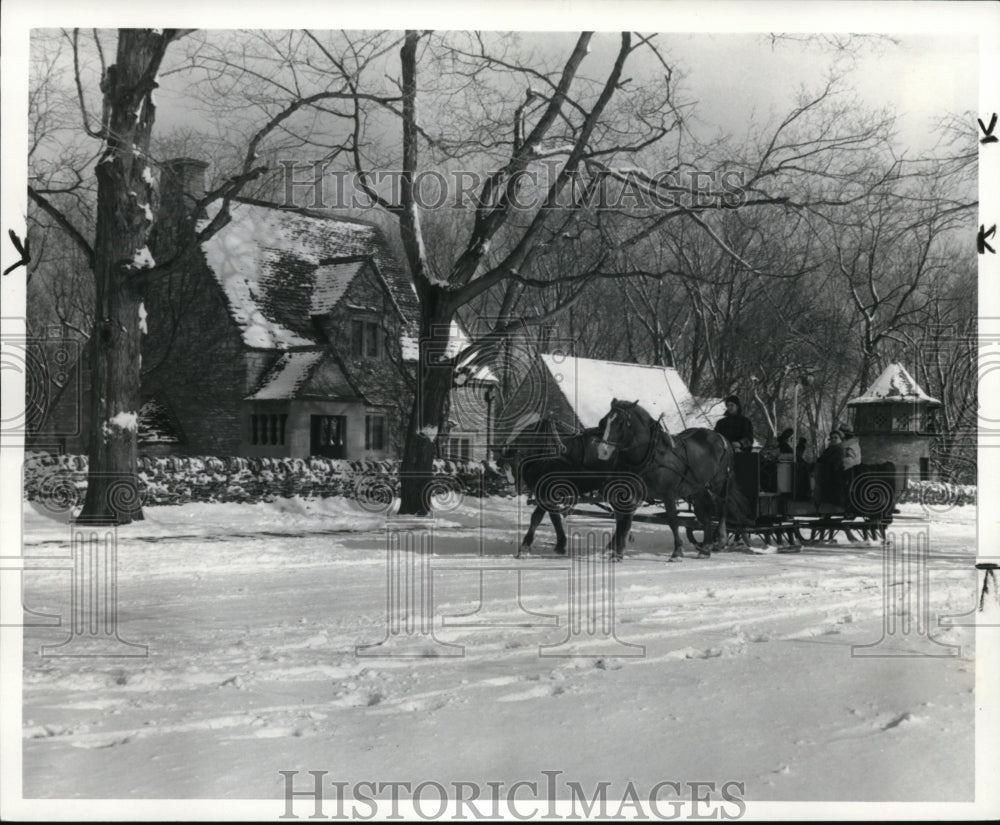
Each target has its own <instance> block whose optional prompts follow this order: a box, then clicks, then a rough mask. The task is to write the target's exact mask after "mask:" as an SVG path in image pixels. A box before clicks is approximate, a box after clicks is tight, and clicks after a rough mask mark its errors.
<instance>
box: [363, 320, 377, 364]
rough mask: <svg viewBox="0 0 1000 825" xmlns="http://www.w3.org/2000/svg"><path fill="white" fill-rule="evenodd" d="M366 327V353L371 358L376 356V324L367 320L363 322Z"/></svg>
mask: <svg viewBox="0 0 1000 825" xmlns="http://www.w3.org/2000/svg"><path fill="white" fill-rule="evenodd" d="M365 327H366V328H367V333H368V334H367V344H368V351H367V353H366V354H367V355H368V356H369V357H372V358H377V357H378V324H376V323H373V322H369V323H367V324H365Z"/></svg>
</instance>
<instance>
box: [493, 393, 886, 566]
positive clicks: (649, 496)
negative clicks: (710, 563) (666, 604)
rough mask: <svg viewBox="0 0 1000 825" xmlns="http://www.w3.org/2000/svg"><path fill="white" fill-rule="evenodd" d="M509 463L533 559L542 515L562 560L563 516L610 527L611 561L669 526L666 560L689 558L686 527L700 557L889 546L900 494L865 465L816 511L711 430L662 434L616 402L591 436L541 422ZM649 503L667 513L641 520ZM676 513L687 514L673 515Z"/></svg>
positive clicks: (781, 471)
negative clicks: (715, 552)
mask: <svg viewBox="0 0 1000 825" xmlns="http://www.w3.org/2000/svg"><path fill="white" fill-rule="evenodd" d="M505 458H506V459H507V460H508V461H509V462H510V463H511V465H512V466H513V467H514V469H515V471H516V473H517V479H516V480H517V484H518V490H519V491H526V492H528V493H529V501H531V502H533V503H534V505H535V506H534V510H533V512H532V514H531V519H530V524H529V528H528V531H527V533H526V535H525V537H524V539H523V541H522V543H521V546H520V548H519V551H518V555H521V554H522V553H524V552H526V551H528V550H530V548H531V545H532V542H533V539H534V534H535V530H536V529H537V527H538V525H539V524H540V523H541V521H542V519H543V518H544V516H545V515H546V514H548V515H549V516H550V517H551V520H552V523H553V527H554V528H555V530H556V536H557V542H556V547H555V550H556V552H557V553H564V552H565V548H566V534H565V530H564V529H563V526H562V516H563V515H566V514H568V513H570V512H576V513H578V514H581V515H590V516H597V517H605V518H611V517H613V518H614V519H615V532H614V535H613V537H612V540H611V543H610V545H609V549H610V550H611V552H612V553H613V555H614V557H615V558H616V559H618V560H620V559H621V558H622V557H623V553H624V546H625V543H626V541H627V538H628V535H629V531H630V529H631V525H632V522H633V521H636V520H641V521H647V520H653V521H658V522H661V523H662V522H666V523H667V524H668V525H669V526H670V528H671V533H672V535H673V552H672V555H671V557H670V560H671V561H674V560H678V559H680V558H682V557H683V555H684V545H683V542H682V540H681V536H680V531H681V528H683V530H684V534H685V536H686V538H687V540H688V541H689V542H691V543H692V544H694V545H696V546H697V547H698V552H699V555H700V556H708V555H710V554H711V549H712V548H713V547H715V548H716V549H724V548H727V547H737V546H738V547H743V548H747V549H751V548H753V546H754V539H755V538H756V539H759V540H760V541H761V542H762V543H764V544H767V545H772V544H773V545H777V546H778V548H779V550H783V551H784V552H794V551H795V550H796V549H798V548H800V547H801V546H802V545H804V544H811V543H816V542H824V541H830V540H832V539H833V538H834V537H835V536H836V535H837V534H838V533H843V534H844V535H845V536H846V538H847V539H848V540H849V541H856V540H858V539H859V538H861V539H879V540H884V538H885V530H886V527H887V526H888V525H889V524H890V523H891V522H892V517H893V511H894V509H895V505H896V502H897V500H898V498H899V495H900V494H901V492H902V490H903V487H904V486H905V478H903V477H900V476H899V475H898V474H897V473H896V471H895V468H894V467H893V465H892V464H879V465H863V464H862V465H859V466H858V467H857V468H855V469H854V471H853V472H852V473H851V475H850V478H849V481H848V483H847V484H846V485H845V487H844V488H843V489H840V490H835V491H828V492H829V493H832V494H830V495H828V497H827V500H822V499H821V500H819V501H816V500H814V499H813V497H812V495H803V494H802V492H801V491H802V490H803V489H809V488H808V485H804V484H802V483H796V482H797V481H798V482H801V479H797V478H796V473H797V472H802V471H803V468H801V467H796V466H795V465H792V466H790V467H788V466H782V467H777V468H775V469H777V470H778V471H777V472H776V473H773V474H769V473H764V472H762V471H763V470H764V469H765V465H764V463H763V462H762V461H761V456H760V454H759V453H755V452H751V453H738V452H735V451H734V449H733V447H732V445H731V444H730V443H729V442H728V441H727V440H726V439H725V438H723V437H722V436H721V435H719V434H718V433H716V432H713V431H712V430H707V429H701V428H694V429H690V430H685V431H683V432H681V433H677V434H670V433H667V432H665V431H664V430H663V429H662V428H661V427H660V424H659V422H658V421H656V420H654V419H653V418H652V417H651V416H650V415H649V413H647V412H646V411H645V410H644V409H643V408H642V407H641V406H640V405H639V404H638V402H625V401H618V400H615V401H613V402H612V404H611V409H610V410H609V412H608V414H607V415H605V416H604V418H603V419H602V420H601V422H600V425H599V426H598V427H596V428H594V429H592V430H585V431H583V432H582V433H575V434H572V435H565V436H561V435H560V434H559V432H558V429H557V428H556V427H555V426H554V425H553V424H552V423H551V422H546V421H540V422H538V423H537V424H536V425H534V427H532V428H530V429H529V430H528V431H526V432H525V433H523V434H522V435H521V436H519V438H518V439H515V441H514V442H513V443H512V444H511V445H508V448H507V450H506V451H505ZM789 474H791V478H789ZM765 476H767V477H769V478H773V479H774V483H773V484H769V483H768V482H767V481H766V480H764V478H765ZM654 503H658V504H662V507H663V511H662V513H657V514H655V515H653V514H648V513H638V512H637V511H638V510H640V509H642V508H644V506H645V505H649V504H654ZM683 503H686V504H687V509H682V508H679V507H678V504H683ZM581 505H582V506H581ZM588 505H589V506H588Z"/></svg>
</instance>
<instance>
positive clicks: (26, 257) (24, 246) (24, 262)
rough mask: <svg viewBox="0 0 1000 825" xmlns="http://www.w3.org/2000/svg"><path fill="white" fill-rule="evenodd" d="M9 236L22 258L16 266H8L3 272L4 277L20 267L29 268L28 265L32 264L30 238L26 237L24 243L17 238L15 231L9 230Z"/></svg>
mask: <svg viewBox="0 0 1000 825" xmlns="http://www.w3.org/2000/svg"><path fill="white" fill-rule="evenodd" d="M7 234H8V235H9V236H10V242H11V243H12V244H14V249H16V250H17V254H18V255H20V256H21V260H19V261H18V262H17V263H15V264H11V265H10V266H8V267H7V268H6V269H5V270H4V271H3V274H4V275H9V274H10V273H11V272H13V271H14V270H15V269H17V268H18V267H19V266H23V267H25V268H27V266H28V264H29V263H31V251H30V249H29V247H28V237H27V236H25V238H24V243H22V242H21V239H20V238H19V237H17V235H16V234H15V233H14V230H13V229H8V230H7Z"/></svg>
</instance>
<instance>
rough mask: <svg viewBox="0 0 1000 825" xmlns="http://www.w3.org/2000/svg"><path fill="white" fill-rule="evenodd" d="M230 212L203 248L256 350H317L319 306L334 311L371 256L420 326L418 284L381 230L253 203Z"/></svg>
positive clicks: (404, 309) (402, 311) (394, 297)
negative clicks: (314, 323)
mask: <svg viewBox="0 0 1000 825" xmlns="http://www.w3.org/2000/svg"><path fill="white" fill-rule="evenodd" d="M214 209H218V206H216V207H214ZM230 214H231V216H232V219H231V220H230V222H229V223H228V224H227V225H226V226H225V227H223V228H222V229H221V230H219V231H218V232H217V233H216V234H215V235H214V236H212V237H211V238H210V239H209V240H207V241H206V242H205V243H204V244H203V247H202V248H203V250H204V253H205V259H206V261H207V262H208V266H209V267H210V268H211V270H212V272H213V273H214V275H215V278H216V280H217V281H218V283H219V285H220V286H221V287H222V289H223V292H224V293H225V295H226V299H227V301H228V303H229V308H230V312H231V314H232V316H233V319H234V320H235V321H236V323H237V324H238V325H239V327H240V329H241V330H242V334H243V341H244V343H246V344H247V345H248V346H251V347H255V348H259V349H288V348H292V347H304V346H311V345H313V344H315V343H316V342H315V340H314V338H313V333H312V326H311V321H310V318H309V316H310V314H311V313H312V312H313V311H314V306H316V307H318V308H319V310H320V311H322V309H323V308H326V309H329V308H330V307H332V306H333V304H335V303H336V301H337V300H339V299H340V298H341V297H342V296H343V294H344V291H345V290H346V289H347V286H348V285H349V284H350V282H351V280H352V279H353V278H354V276H355V275H357V273H358V272H359V271H360V269H361V268H362V266H363V259H366V258H367V259H370V260H371V261H372V262H373V263H374V266H375V272H376V273H377V274H378V276H379V277H380V278H381V279H382V281H383V283H384V284H385V286H386V288H387V290H388V292H389V295H390V297H391V299H392V301H393V303H394V304H395V305H396V308H397V309H398V310H399V311H400V314H401V315H402V316H403V318H404V320H405V321H406V323H408V324H412V323H413V321H414V320H415V318H416V306H417V304H416V300H417V299H416V294H415V293H414V291H413V285H412V284H411V283H410V280H409V278H408V277H407V276H406V273H405V271H404V270H403V269H402V268H401V267H400V266H399V265H398V264H397V263H396V262H395V261H394V260H393V258H392V256H391V254H390V253H389V250H388V248H387V247H386V245H385V242H384V239H383V238H382V236H381V234H380V232H379V230H378V229H377V228H376V227H374V226H370V225H368V224H363V223H358V222H355V221H343V220H337V219H334V218H328V217H325V216H322V215H311V214H303V213H301V212H298V211H290V210H282V209H276V208H274V207H271V206H266V205H263V204H257V203H246V202H234V203H232V204H231V205H230ZM213 215H214V212H213V211H212V210H211V209H210V210H208V214H207V217H206V219H205V220H206V221H207V220H210V219H211V218H212V217H213ZM338 258H339V259H342V260H336V259H338ZM348 259H350V260H348ZM321 262H323V266H320V263H321Z"/></svg>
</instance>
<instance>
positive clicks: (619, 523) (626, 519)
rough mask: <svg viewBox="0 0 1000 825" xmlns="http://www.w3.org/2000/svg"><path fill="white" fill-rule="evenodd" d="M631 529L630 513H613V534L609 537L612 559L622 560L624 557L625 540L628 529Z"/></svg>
mask: <svg viewBox="0 0 1000 825" xmlns="http://www.w3.org/2000/svg"><path fill="white" fill-rule="evenodd" d="M631 529H632V514H631V513H617V514H616V515H615V534H614V536H612V537H611V548H612V556H611V558H612V560H613V561H622V559H624V558H625V542H626V541H627V540H628V534H629V530H631Z"/></svg>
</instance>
